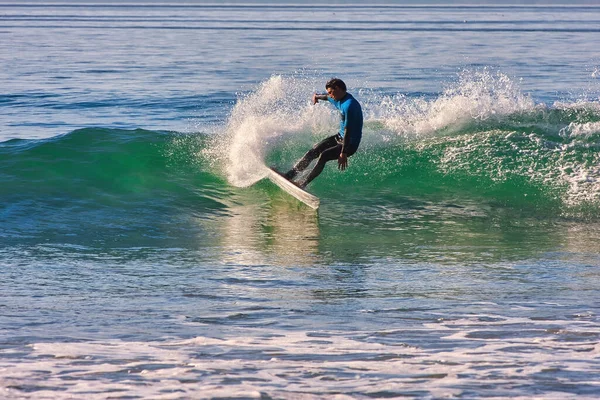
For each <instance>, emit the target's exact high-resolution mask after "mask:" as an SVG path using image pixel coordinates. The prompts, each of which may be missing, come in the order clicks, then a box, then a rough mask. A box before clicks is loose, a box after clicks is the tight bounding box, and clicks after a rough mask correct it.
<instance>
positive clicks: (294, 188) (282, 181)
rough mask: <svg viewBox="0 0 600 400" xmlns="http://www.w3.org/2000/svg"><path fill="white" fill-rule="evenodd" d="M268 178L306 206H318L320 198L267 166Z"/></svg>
mask: <svg viewBox="0 0 600 400" xmlns="http://www.w3.org/2000/svg"><path fill="white" fill-rule="evenodd" d="M269 180H270V181H271V182H273V183H274V184H276V185H277V186H278V187H279V188H280V189H281V190H283V191H284V192H286V193H287V194H289V195H291V196H293V197H295V198H296V199H297V200H300V201H301V202H302V203H304V204H306V205H307V206H309V207H311V208H313V209H315V210H316V209H318V208H319V204H320V200H319V198H318V197H317V196H314V195H312V194H310V193H308V192H307V191H306V190H304V189H302V188H301V187H300V186H298V185H296V184H295V183H294V182H291V181H289V180H287V179H286V178H285V177H284V176H283V174H282V173H281V172H279V171H277V170H275V169H273V168H269Z"/></svg>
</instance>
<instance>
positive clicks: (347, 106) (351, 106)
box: [284, 78, 363, 188]
mask: <svg viewBox="0 0 600 400" xmlns="http://www.w3.org/2000/svg"><path fill="white" fill-rule="evenodd" d="M325 89H326V90H327V93H326V94H317V93H315V94H313V97H312V102H313V104H317V103H318V102H319V100H321V101H325V100H328V101H329V102H330V103H332V104H333V105H334V106H335V107H336V108H337V109H338V110H339V112H340V130H339V132H338V133H337V134H335V135H333V136H330V137H328V138H326V139H325V140H323V141H321V142H319V143H317V144H316V145H314V146H313V148H312V149H310V150H309V151H308V152H307V153H306V154H305V155H304V157H302V158H301V159H300V161H298V162H297V163H296V165H294V167H293V168H292V169H291V170H289V171H288V172H287V173H286V174H285V175H284V176H285V177H286V178H287V179H288V180H293V179H294V178H295V177H296V175H297V174H298V172H300V171H304V170H305V169H306V168H307V167H308V166H309V165H310V163H311V162H312V161H313V160H314V159H316V158H318V161H317V163H316V165H315V166H314V167H313V169H312V170H311V171H310V173H309V174H308V175H307V176H306V178H304V180H301V181H299V182H297V183H296V184H297V185H298V186H300V187H301V188H305V187H306V185H308V184H309V183H310V182H311V181H312V180H313V179H315V178H316V177H317V176H319V174H320V173H321V172H322V171H323V168H324V167H325V163H327V162H328V161H332V160H336V159H337V160H338V168H339V169H340V170H342V171H344V170H345V169H346V168H347V167H348V157H350V156H351V155H353V154H354V153H355V152H356V150H358V145H359V144H360V139H361V138H362V126H363V114H362V109H361V107H360V104H359V102H358V101H356V99H355V98H354V97H353V96H352V95H351V94H350V93H348V92H347V91H346V84H345V83H344V81H342V80H341V79H338V78H333V79H331V80H329V81H328V82H327V83H326V84H325Z"/></svg>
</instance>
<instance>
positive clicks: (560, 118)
mask: <svg viewBox="0 0 600 400" xmlns="http://www.w3.org/2000/svg"><path fill="white" fill-rule="evenodd" d="M315 136H317V135H316V134H314V133H312V132H306V131H298V132H296V134H295V136H294V137H291V138H289V140H279V141H276V142H275V143H274V144H273V145H272V146H271V147H269V148H268V149H266V150H265V155H264V160H263V163H264V164H269V165H275V166H277V167H279V168H281V169H285V168H286V167H288V166H289V165H291V163H293V161H294V160H295V159H296V158H297V157H299V156H301V155H302V153H303V152H304V151H305V150H306V148H307V146H309V145H310V143H311V140H313V139H314V137H315ZM365 136H366V139H365V141H364V143H363V145H362V147H361V150H360V152H358V153H357V155H355V156H354V157H352V158H351V160H350V168H349V169H348V170H347V171H346V172H343V173H342V172H339V171H337V169H336V168H335V166H334V165H333V164H334V163H332V164H331V165H330V166H328V167H327V168H326V170H325V172H324V173H323V174H322V175H321V176H320V177H319V178H318V179H317V180H316V181H315V182H314V184H312V185H311V186H310V188H309V189H310V191H312V192H313V193H315V194H316V195H318V196H319V197H320V198H322V200H323V201H324V202H325V203H327V201H328V200H331V201H334V202H343V201H347V200H346V199H349V201H352V202H355V203H357V204H358V205H361V204H364V205H372V204H377V203H378V202H379V201H381V199H383V198H385V199H387V200H389V199H393V198H394V197H395V196H397V198H398V199H405V198H406V197H410V198H416V199H422V200H427V201H444V202H448V201H467V202H469V203H473V202H475V203H480V204H482V205H486V206H500V207H508V208H524V209H526V210H528V211H531V212H533V213H535V212H538V213H541V214H546V213H548V214H549V215H555V214H556V213H557V212H558V213H563V214H568V213H570V212H574V211H575V210H579V211H581V210H583V209H584V208H586V207H587V208H589V211H596V210H597V205H598V202H597V200H598V199H597V196H598V194H599V190H600V175H598V174H597V172H598V165H599V164H600V159H599V156H598V145H599V143H600V112H598V111H597V110H596V109H592V108H590V107H589V105H587V106H586V105H584V106H582V107H579V108H576V107H575V108H570V109H568V110H567V109H562V110H558V109H539V110H534V111H531V112H527V113H518V114H513V115H507V116H503V117H501V118H497V119H491V118H490V119H488V120H486V121H475V120H473V121H470V123H467V124H465V125H463V126H462V127H460V129H454V130H453V131H451V132H445V131H443V130H442V131H438V132H436V134H435V135H430V136H428V137H411V138H407V137H394V138H391V137H390V134H389V132H386V130H385V127H383V126H382V124H381V123H379V122H376V121H370V122H368V123H367V125H366V133H365ZM384 139H385V140H384ZM214 147H217V149H219V151H221V150H222V149H220V148H219V145H216V144H215V140H214V138H211V137H210V136H209V135H207V134H201V133H199V134H188V135H182V134H177V133H169V132H154V131H144V130H135V131H129V130H110V129H82V130H77V131H74V132H71V133H70V134H67V135H63V136H59V137H54V138H51V139H44V140H11V141H8V142H4V143H2V145H1V146H0V153H1V157H0V158H1V161H0V171H1V174H2V181H3V183H4V184H3V185H2V187H0V198H2V199H3V200H2V202H3V208H4V210H5V211H4V212H3V215H4V217H5V218H7V216H9V215H10V214H11V209H12V210H15V209H17V210H19V209H20V210H21V211H22V212H27V211H26V210H28V209H31V208H33V209H35V208H47V207H49V208H50V209H53V208H54V209H55V212H61V211H62V210H64V209H65V207H67V208H75V209H76V210H80V211H81V210H88V211H89V210H94V209H98V208H102V207H109V208H114V209H116V210H119V209H132V208H141V207H143V208H155V209H156V211H157V212H160V211H159V210H160V209H161V207H162V208H167V209H168V208H169V207H174V206H175V205H176V206H177V207H184V208H186V209H189V210H192V211H193V212H194V213H197V214H207V215H210V214H211V213H219V212H222V211H224V210H226V208H227V204H229V202H230V201H231V198H232V197H234V196H235V194H236V193H237V194H239V193H241V192H243V191H244V190H246V189H243V188H242V189H240V188H235V185H232V184H231V183H229V181H228V179H227V176H226V172H225V170H226V169H227V165H224V161H223V160H221V159H219V158H218V157H215V156H214V154H215V152H214V151H213V150H214ZM239 162H240V163H242V164H243V163H244V160H243V159H242V160H239ZM263 186H264V184H263ZM269 190H270V189H269ZM271 192H272V191H271ZM399 201H401V200H399Z"/></svg>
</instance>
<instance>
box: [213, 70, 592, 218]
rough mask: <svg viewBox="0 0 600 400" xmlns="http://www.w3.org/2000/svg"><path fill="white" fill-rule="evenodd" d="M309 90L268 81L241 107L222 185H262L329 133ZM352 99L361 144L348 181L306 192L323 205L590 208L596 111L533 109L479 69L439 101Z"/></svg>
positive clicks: (327, 112) (294, 82)
mask: <svg viewBox="0 0 600 400" xmlns="http://www.w3.org/2000/svg"><path fill="white" fill-rule="evenodd" d="M318 87H319V82H316V81H314V80H313V79H311V78H303V77H293V78H284V77H281V76H274V77H272V78H271V79H269V80H268V81H266V82H264V83H263V84H262V85H260V86H259V87H258V88H257V90H256V91H254V92H252V93H250V94H249V95H247V96H245V97H243V98H241V99H240V100H239V101H238V103H237V104H236V106H235V107H234V109H233V111H232V113H231V116H230V118H229V121H228V124H227V126H226V127H225V128H224V129H223V132H221V135H218V139H217V140H216V141H215V143H213V148H214V149H226V151H224V152H222V153H220V156H219V157H218V158H219V159H220V160H221V165H224V166H225V167H224V171H225V174H226V176H227V180H228V181H229V183H230V184H231V185H233V186H239V187H245V186H249V185H252V184H253V183H255V182H256V181H257V180H259V179H261V178H262V177H264V171H263V168H262V167H263V165H264V163H265V162H266V163H267V164H270V165H275V166H277V167H279V168H281V169H286V168H289V166H290V165H291V164H293V162H294V160H295V159H297V158H298V157H300V156H301V155H302V154H303V152H304V151H305V150H307V149H308V148H309V147H310V146H311V145H312V143H314V142H316V141H317V140H319V139H320V138H322V137H324V136H326V135H329V134H332V133H334V132H335V127H336V125H337V123H336V118H337V117H336V115H335V113H334V111H333V110H332V109H331V107H330V106H329V105H327V104H324V105H321V104H319V105H317V106H313V105H311V104H310V103H309V101H308V97H309V96H308V95H307V93H308V94H310V93H312V92H311V90H314V89H313V88H318ZM354 94H355V96H356V97H358V98H359V100H360V101H361V103H362V104H363V110H364V113H365V121H366V122H365V131H364V136H363V137H364V139H363V143H362V145H361V149H360V151H359V152H358V153H357V154H356V155H355V156H354V157H353V158H352V159H351V161H350V168H349V169H348V170H347V171H346V172H344V173H339V172H338V171H337V170H336V169H335V167H329V168H327V169H326V170H325V172H324V173H323V175H322V176H321V177H319V179H318V180H316V181H315V182H314V184H313V186H312V187H311V190H312V191H314V192H315V193H316V194H317V195H319V196H321V197H323V198H328V197H336V196H338V193H339V191H340V190H343V192H344V194H343V196H344V197H346V196H348V195H350V196H352V194H351V193H357V196H356V199H354V201H364V202H366V203H370V202H372V201H373V199H374V198H376V197H377V196H378V193H381V192H385V193H388V194H390V195H392V196H393V194H401V195H403V196H406V195H408V196H415V197H420V196H426V197H427V196H433V197H434V198H437V199H444V198H445V199H446V200H448V199H449V198H450V199H451V198H456V197H466V198H468V199H470V200H475V201H481V202H485V203H487V204H497V205H504V206H509V207H513V206H516V207H522V206H524V207H527V208H530V209H536V210H546V211H550V212H551V213H552V214H555V213H556V212H557V211H558V210H560V212H562V213H565V214H571V213H573V212H577V213H580V212H582V211H583V210H584V209H587V208H591V210H595V209H596V208H597V204H598V200H599V194H600V180H599V178H600V174H599V169H598V165H599V161H600V160H599V157H598V151H597V150H598V149H597V148H598V144H599V141H598V140H599V138H600V104H599V103H598V102H597V101H589V100H581V101H578V102H572V103H556V104H554V105H552V106H546V105H542V104H535V102H534V101H533V100H532V99H531V98H530V97H529V96H527V95H525V94H523V93H522V91H521V90H520V89H519V87H518V85H516V84H515V83H514V82H513V81H512V80H511V79H510V78H509V77H508V76H506V75H504V74H501V73H497V72H493V71H489V70H487V69H484V70H482V71H465V72H463V73H462V75H461V76H460V79H459V80H458V81H457V82H456V83H455V84H454V85H452V86H449V87H448V88H447V89H446V90H445V91H444V92H443V93H442V94H441V95H429V94H426V93H422V94H415V95H412V96H410V97H407V96H405V95H400V94H399V95H395V96H394V95H391V96H390V95H380V94H378V93H375V92H373V91H369V90H359V91H358V92H355V93H354ZM214 154H219V152H218V151H217V152H215V153H214ZM347 187H352V189H351V190H347V189H345V188H347ZM342 188H344V189H342ZM349 193H350V194H349Z"/></svg>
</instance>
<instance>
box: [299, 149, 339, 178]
mask: <svg viewBox="0 0 600 400" xmlns="http://www.w3.org/2000/svg"><path fill="white" fill-rule="evenodd" d="M336 143H337V142H336ZM341 151H342V145H341V144H336V145H335V146H333V147H330V148H328V149H327V150H325V151H323V152H322V153H321V156H320V157H319V160H318V161H317V164H316V165H315V166H314V168H313V169H312V171H310V173H309V174H308V176H307V177H306V179H305V180H304V181H302V182H298V186H300V187H301V188H304V187H306V185H308V184H309V183H310V182H311V181H312V180H313V179H315V178H316V177H317V176H319V174H321V172H323V168H325V164H326V163H327V162H328V161H332V160H337V159H338V158H339V156H340V152H341Z"/></svg>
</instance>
